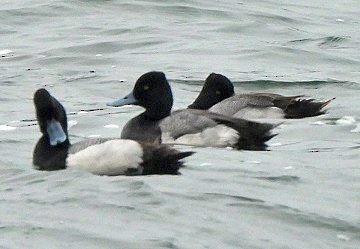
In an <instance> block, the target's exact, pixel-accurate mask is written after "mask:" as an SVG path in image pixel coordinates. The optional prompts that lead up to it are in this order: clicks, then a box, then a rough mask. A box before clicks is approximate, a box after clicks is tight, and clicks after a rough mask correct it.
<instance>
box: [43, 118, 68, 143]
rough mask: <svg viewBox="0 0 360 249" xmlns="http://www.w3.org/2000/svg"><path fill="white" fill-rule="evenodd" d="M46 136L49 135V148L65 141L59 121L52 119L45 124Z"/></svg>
mask: <svg viewBox="0 0 360 249" xmlns="http://www.w3.org/2000/svg"><path fill="white" fill-rule="evenodd" d="M46 131H47V134H48V135H49V142H50V145H51V146H56V145H58V144H61V143H63V142H65V141H66V139H67V137H66V134H65V132H64V130H63V128H62V126H61V124H60V122H59V121H56V120H55V119H52V120H51V121H49V122H48V123H47V127H46Z"/></svg>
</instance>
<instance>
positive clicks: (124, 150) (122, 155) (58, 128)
mask: <svg viewBox="0 0 360 249" xmlns="http://www.w3.org/2000/svg"><path fill="white" fill-rule="evenodd" d="M34 104H35V108H36V117H37V121H38V124H39V126H40V131H41V133H42V137H41V138H40V139H39V141H38V142H37V144H36V146H35V149H34V153H33V164H34V167H35V168H36V169H38V170H48V171H51V170H61V169H65V168H76V169H80V170H84V171H88V172H91V173H93V174H96V175H110V176H115V175H149V174H178V170H179V168H180V167H182V166H183V163H182V162H181V161H180V160H181V159H183V158H185V157H187V156H190V155H191V154H193V152H180V151H177V150H175V149H173V148H171V147H169V146H166V145H155V144H144V143H140V142H138V141H134V140H129V139H117V138H98V139H88V140H85V141H81V142H78V143H75V144H73V145H71V144H70V141H69V136H68V130H67V117H66V112H65V109H64V107H63V106H62V105H61V104H60V102H59V101H57V100H56V99H55V98H54V97H53V96H51V95H50V93H49V92H48V91H47V90H45V89H39V90H37V91H36V92H35V94H34Z"/></svg>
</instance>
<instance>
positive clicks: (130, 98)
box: [106, 92, 138, 107]
mask: <svg viewBox="0 0 360 249" xmlns="http://www.w3.org/2000/svg"><path fill="white" fill-rule="evenodd" d="M137 103H138V100H137V99H136V98H135V96H134V93H133V92H131V93H129V94H128V95H126V96H125V97H124V98H122V99H118V100H115V101H113V102H110V103H107V104H106V105H107V106H114V107H118V106H124V105H136V104H137Z"/></svg>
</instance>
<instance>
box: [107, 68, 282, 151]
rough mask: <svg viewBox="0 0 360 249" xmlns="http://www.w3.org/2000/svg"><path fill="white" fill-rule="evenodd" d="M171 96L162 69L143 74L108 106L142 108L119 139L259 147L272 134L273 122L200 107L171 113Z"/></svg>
mask: <svg viewBox="0 0 360 249" xmlns="http://www.w3.org/2000/svg"><path fill="white" fill-rule="evenodd" d="M172 104H173V96H172V92H171V88H170V85H169V83H168V81H167V79H166V77H165V74H164V73H162V72H148V73H145V74H143V75H142V76H141V77H140V78H139V79H138V80H137V81H136V83H135V86H134V89H133V91H132V92H131V93H130V94H128V95H127V96H126V97H124V98H122V99H119V100H117V101H114V102H112V103H108V105H109V106H123V105H139V106H142V107H144V108H145V111H144V112H143V113H141V114H140V115H138V116H136V117H135V118H133V119H131V120H130V121H129V122H128V123H127V124H126V125H125V127H124V128H123V130H122V133H121V138H127V139H135V140H140V141H147V142H153V141H154V140H155V139H158V138H159V137H160V138H161V141H162V142H163V143H170V144H186V145H194V146H211V147H228V146H229V147H234V148H237V149H254V150H262V149H265V148H266V144H265V142H266V141H268V140H269V139H270V138H272V137H273V136H274V134H271V130H272V129H273V128H274V127H275V125H272V124H262V123H256V122H252V121H248V120H242V119H236V118H231V117H226V116H224V115H220V114H216V113H211V112H208V111H202V110H189V109H185V110H178V111H174V112H172V113H171V108H172Z"/></svg>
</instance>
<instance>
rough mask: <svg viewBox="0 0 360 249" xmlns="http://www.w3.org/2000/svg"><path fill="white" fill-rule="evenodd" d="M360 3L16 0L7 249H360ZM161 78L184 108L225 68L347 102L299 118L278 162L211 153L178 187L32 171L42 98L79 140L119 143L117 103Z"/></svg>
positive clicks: (4, 172)
mask: <svg viewBox="0 0 360 249" xmlns="http://www.w3.org/2000/svg"><path fill="white" fill-rule="evenodd" d="M359 30H360V2H359V1H357V0H345V1H340V0H336V1H320V0H312V1H309V0H305V1H300V2H296V1H275V0H256V1H210V2H209V1H203V0H198V1H195V0H194V1H173V0H165V1H160V0H158V1H120V0H112V1H111V0H107V1H105V0H102V1H100V0H93V1H85V0H70V1H55V0H47V1H44V0H32V1H30V0H19V1H13V0H3V1H1V5H0V56H1V57H0V84H1V88H0V248H21V249H23V248H36V249H39V248H46V249H48V248H64V247H67V248H281V249H284V248H296V249H297V248H306V249H307V248H360V211H359V210H360V204H359V201H360V191H359V190H360V167H359V165H360V164H359V163H360V153H359V152H360V102H359V93H360V53H359V48H360V33H359ZM150 70H158V71H163V72H165V73H166V75H167V77H168V79H169V81H170V83H171V86H172V88H173V92H174V96H175V108H183V107H186V106H187V105H188V104H190V103H191V102H192V100H194V98H195V96H196V95H197V93H198V92H199V90H200V89H201V87H202V83H203V80H204V79H205V78H206V77H207V75H208V74H209V73H211V72H218V73H222V74H224V75H226V76H228V77H229V78H230V79H231V80H232V81H233V82H234V84H235V88H236V89H235V90H236V92H238V93H240V92H250V91H266V92H276V93H281V94H289V95H295V94H296V95H297V94H306V95H307V96H309V97H315V98H317V99H320V100H326V99H329V98H332V97H336V100H335V101H333V102H332V103H331V105H330V106H329V108H328V113H327V114H326V115H323V116H319V117H314V118H307V119H302V120H287V121H286V122H285V123H284V124H283V125H281V127H280V128H279V129H278V131H277V132H278V133H279V135H278V136H277V137H275V138H273V139H272V140H271V141H269V145H270V147H269V149H270V151H265V152H251V151H234V150H229V149H215V148H189V147H187V148H186V147H178V148H179V149H181V150H189V149H190V150H194V151H196V152H197V153H196V154H195V155H194V156H192V157H190V158H188V159H186V165H187V167H186V168H184V169H182V170H181V173H182V175H180V176H145V177H124V176H119V177H100V176H94V175H91V174H88V173H85V172H79V171H71V170H65V171H57V172H39V171H36V170H34V169H32V165H31V159H32V150H33V147H34V144H35V143H36V141H37V139H38V138H39V137H40V133H39V129H38V126H37V125H36V122H35V121H34V118H35V115H34V106H33V103H32V97H33V93H34V91H35V90H36V89H37V88H40V87H45V88H47V89H48V90H49V91H50V92H51V93H52V94H53V95H54V96H55V97H57V98H58V99H59V100H60V101H61V102H62V103H63V105H64V106H65V107H66V109H67V112H68V115H69V116H68V118H69V122H70V124H71V126H72V127H71V129H70V139H71V141H72V142H76V141H79V140H81V139H84V138H86V137H96V136H102V137H109V136H110V137H111V136H119V134H120V132H121V128H122V126H123V125H124V124H125V123H126V122H127V120H129V119H130V118H131V117H134V116H135V115H137V114H138V113H140V112H141V111H142V110H141V108H138V107H124V108H108V107H106V106H105V103H106V102H108V101H109V100H112V99H113V98H117V97H122V96H124V95H125V94H127V93H128V92H129V91H130V90H131V89H132V87H133V84H134V82H135V81H136V79H137V78H138V77H139V76H140V75H141V74H143V73H145V72H147V71H150Z"/></svg>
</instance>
